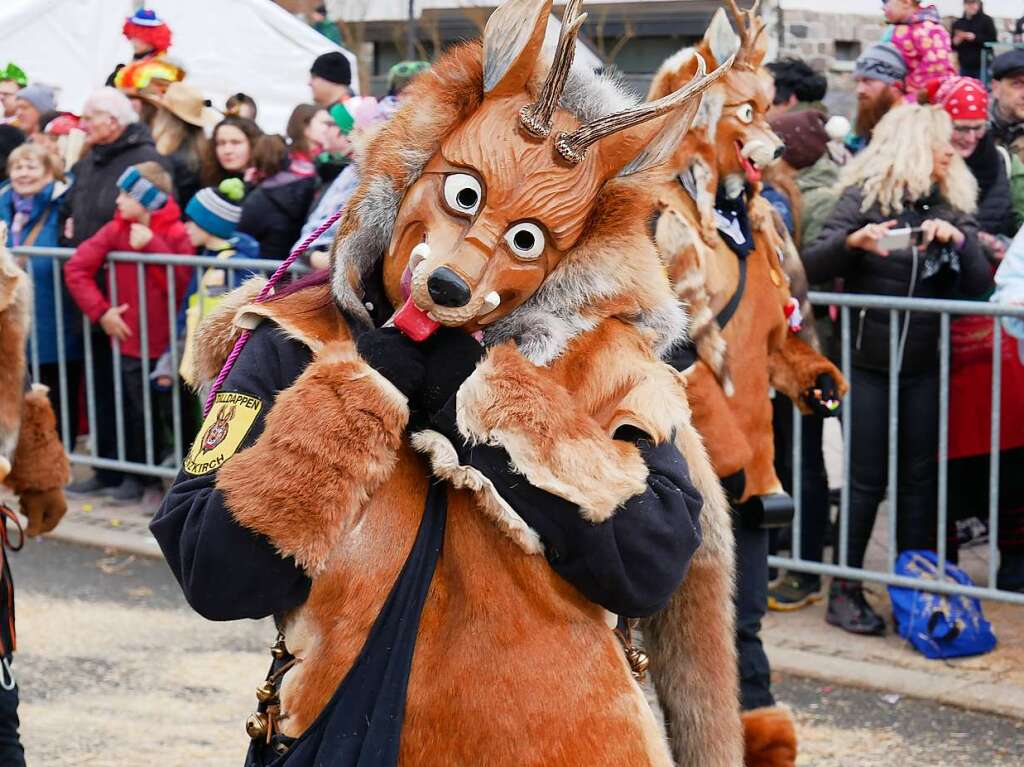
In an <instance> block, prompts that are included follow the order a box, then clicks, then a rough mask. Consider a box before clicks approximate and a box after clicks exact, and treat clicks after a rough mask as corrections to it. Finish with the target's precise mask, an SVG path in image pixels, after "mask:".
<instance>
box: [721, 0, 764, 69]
mask: <svg viewBox="0 0 1024 767" xmlns="http://www.w3.org/2000/svg"><path fill="white" fill-rule="evenodd" d="M726 5H727V6H728V7H729V13H730V14H732V18H733V20H734V21H735V22H736V34H738V35H739V38H740V50H739V52H738V53H737V56H736V59H737V63H742V64H747V63H748V62H747V59H749V58H750V55H751V54H752V53H753V52H754V48H755V46H756V45H757V39H758V38H759V37H760V36H761V34H762V33H763V32H764V28H765V26H764V22H762V21H761V19H760V18H758V16H757V11H758V9H759V8H760V7H761V0H754V4H753V5H751V6H750V9H749V10H746V11H743V10H740V7H739V6H738V5H737V4H736V0H726ZM751 66H752V65H751Z"/></svg>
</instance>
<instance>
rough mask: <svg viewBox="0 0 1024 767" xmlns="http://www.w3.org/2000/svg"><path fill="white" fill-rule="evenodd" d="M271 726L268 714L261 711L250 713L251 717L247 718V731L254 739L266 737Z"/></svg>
mask: <svg viewBox="0 0 1024 767" xmlns="http://www.w3.org/2000/svg"><path fill="white" fill-rule="evenodd" d="M269 727H270V721H269V720H268V719H267V715H266V714H264V713H262V712H259V711H257V712H256V713H254V714H249V718H248V719H246V720H245V732H246V734H247V735H248V736H249V737H250V738H252V739H253V740H263V739H265V738H266V737H267V730H268V728H269Z"/></svg>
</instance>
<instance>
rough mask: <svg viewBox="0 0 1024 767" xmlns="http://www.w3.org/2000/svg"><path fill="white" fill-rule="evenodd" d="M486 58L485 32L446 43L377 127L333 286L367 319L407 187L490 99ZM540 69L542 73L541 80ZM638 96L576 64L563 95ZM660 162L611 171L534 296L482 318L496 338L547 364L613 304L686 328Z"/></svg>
mask: <svg viewBox="0 0 1024 767" xmlns="http://www.w3.org/2000/svg"><path fill="white" fill-rule="evenodd" d="M549 46H550V41H549ZM482 58H483V51H482V47H481V45H480V44H479V43H468V44H465V45H462V46H460V47H458V48H456V49H454V50H452V51H451V52H449V53H448V54H447V55H446V56H445V57H443V58H442V59H441V61H439V62H438V64H437V65H436V66H435V67H434V68H433V69H432V70H431V71H430V72H429V73H427V74H424V75H422V76H421V77H420V78H418V80H417V81H416V82H415V83H414V84H413V85H412V86H411V87H410V91H409V92H408V95H407V96H406V97H405V101H404V105H403V107H402V109H401V110H400V111H399V112H398V113H397V114H396V115H395V117H394V118H393V119H392V120H391V122H389V123H388V124H386V125H384V126H382V127H381V128H380V129H379V130H378V131H377V133H376V135H374V136H373V137H372V139H371V142H370V145H369V151H368V152H367V155H366V158H365V160H364V163H363V165H362V179H361V182H360V186H359V189H358V190H357V191H356V193H355V195H354V196H353V198H352V200H351V202H350V203H349V207H348V210H347V212H346V214H345V217H344V218H343V220H342V224H341V226H340V228H339V233H338V236H337V238H336V240H335V243H334V248H333V259H332V269H333V282H332V284H333V292H334V296H335V298H336V300H337V301H338V303H339V305H340V306H341V307H342V309H343V310H345V311H346V313H347V314H349V315H350V316H352V317H355V318H358V319H360V320H361V321H363V322H364V323H370V322H371V319H370V314H369V312H368V311H367V309H366V307H365V305H364V302H365V301H366V298H365V295H366V292H367V291H366V290H365V285H364V283H365V281H366V280H369V279H371V278H372V275H373V273H374V271H375V270H376V268H377V266H378V264H379V263H380V262H381V261H382V259H383V257H384V254H385V252H386V251H387V249H388V246H389V244H390V241H391V237H392V233H393V227H394V223H395V219H396V216H397V215H398V211H399V208H400V206H401V204H402V200H403V197H404V195H405V193H406V192H407V191H408V190H409V188H410V187H411V186H412V184H413V183H414V182H415V181H416V180H417V179H418V178H419V177H420V175H421V173H422V172H423V170H424V168H425V166H426V164H427V162H428V161H429V160H430V159H431V158H432V157H433V156H435V155H436V154H437V153H438V150H439V148H440V146H441V143H442V141H443V139H444V138H445V137H446V136H447V135H449V134H450V133H451V132H452V130H453V129H454V128H455V127H456V126H458V125H459V124H461V123H462V122H463V121H465V119H466V118H467V117H468V116H469V115H470V114H472V113H473V112H474V111H475V110H476V109H477V108H478V107H479V106H480V104H481V103H482V98H483V62H482ZM540 74H545V73H540ZM540 80H542V78H541V77H540V76H539V75H538V76H535V78H534V82H533V83H532V86H531V88H532V90H533V91H534V92H536V91H537V90H539V88H540ZM638 101H639V99H638V98H637V97H636V96H635V95H633V94H631V93H628V92H627V91H625V90H624V89H623V87H622V86H621V84H620V83H618V82H617V81H615V80H614V79H612V78H609V77H605V76H598V75H594V74H592V73H590V72H588V71H586V70H585V69H583V68H581V67H574V68H573V69H572V71H571V73H570V75H569V79H568V83H567V85H566V88H565V92H564V94H563V97H562V100H561V106H562V108H564V109H566V110H568V111H569V112H571V113H572V115H573V116H574V117H575V118H576V119H577V120H578V121H579V122H580V123H584V122H587V121H589V120H593V119H595V118H597V117H601V116H604V115H607V114H610V113H613V112H617V111H620V110H622V109H625V108H629V107H631V106H633V105H635V104H636V103H637V102H638ZM509 130H510V131H511V130H516V126H515V125H509ZM655 172H657V171H650V172H648V173H641V174H638V175H637V176H630V177H624V178H615V179H612V180H611V181H609V182H607V184H606V186H605V189H604V191H602V193H601V195H600V197H599V199H598V201H597V203H596V204H595V206H594V209H593V211H592V213H591V218H590V220H589V222H588V227H587V229H586V230H585V231H584V233H583V235H582V236H581V237H580V239H579V240H578V241H577V243H576V244H575V246H574V247H572V248H571V249H570V250H569V251H568V252H567V253H566V254H565V257H564V258H563V259H562V261H561V262H560V263H559V264H558V266H557V267H555V269H554V270H553V271H552V272H551V274H549V275H548V277H547V278H546V280H545V281H544V283H543V284H542V285H541V287H540V288H539V289H538V290H537V291H536V292H535V293H534V294H533V295H532V296H531V297H530V298H529V299H527V300H526V301H525V302H524V303H523V304H522V305H520V306H519V307H517V308H516V309H514V310H513V311H512V312H510V313H509V314H508V315H506V316H505V317H502V318H501V319H499V320H498V321H496V322H495V323H494V324H493V325H490V326H489V327H488V328H487V329H486V332H485V336H484V340H485V343H486V344H487V345H488V346H490V345H494V344H496V343H500V342H502V341H506V340H509V339H513V340H515V341H516V342H517V343H518V345H519V347H520V349H521V350H522V351H523V353H524V354H525V355H526V356H527V357H528V358H529V359H531V360H532V361H533V362H535V363H537V364H547V363H549V362H550V361H551V360H553V359H555V358H557V357H558V356H559V355H560V354H561V353H562V352H563V351H564V349H565V347H566V345H567V344H568V343H569V342H570V341H571V340H572V339H574V338H576V337H577V336H579V335H580V334H581V333H583V332H586V331H587V330H589V329H592V328H593V327H595V326H596V325H597V324H598V322H599V321H600V320H601V319H603V318H606V317H610V316H615V317H618V318H620V319H623V320H625V321H627V322H629V323H630V324H633V325H635V326H637V327H640V328H642V329H644V330H646V331H648V332H649V333H650V334H651V335H652V336H653V340H654V344H655V347H656V348H657V349H658V350H659V351H660V350H664V349H666V348H668V347H669V346H671V345H672V344H673V343H675V342H676V341H677V340H680V339H681V338H683V337H684V335H685V330H686V324H687V318H686V314H685V312H684V310H683V308H682V305H681V304H680V302H679V301H678V300H677V299H676V297H675V296H674V295H673V294H672V292H671V290H669V288H668V285H667V283H666V281H665V279H664V272H663V269H662V266H661V265H660V261H659V259H658V255H657V252H656V250H655V246H654V242H653V230H652V229H651V219H652V214H653V212H654V210H655V206H654V203H653V200H652V198H650V197H648V192H647V191H646V189H649V188H650V187H651V184H650V183H649V182H647V183H645V182H644V180H643V177H644V176H648V175H649V174H650V173H655ZM625 253H629V254H630V257H629V261H628V262H626V261H625V260H624V258H623V254H625Z"/></svg>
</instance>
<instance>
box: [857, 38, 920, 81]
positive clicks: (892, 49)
mask: <svg viewBox="0 0 1024 767" xmlns="http://www.w3.org/2000/svg"><path fill="white" fill-rule="evenodd" d="M853 76H854V77H862V78H865V79H868V80H881V81H882V82H883V83H888V84H890V85H892V84H893V83H900V82H903V79H904V78H905V77H906V76H907V64H906V62H905V61H904V60H903V56H901V55H900V51H899V48H897V47H896V46H895V45H893V44H892V43H875V44H874V45H872V46H871V47H870V48H868V49H867V50H866V51H864V53H862V54H861V55H860V56H859V57H858V58H857V63H856V64H854V67H853Z"/></svg>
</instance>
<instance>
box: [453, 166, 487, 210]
mask: <svg viewBox="0 0 1024 767" xmlns="http://www.w3.org/2000/svg"><path fill="white" fill-rule="evenodd" d="M482 199H483V190H482V189H481V188H480V182H479V181H478V180H477V179H476V177H475V176H471V175H469V174H468V173H450V174H448V175H447V176H446V177H445V179H444V203H445V205H446V206H448V209H449V210H451V211H452V212H453V213H457V214H459V215H462V216H474V215H476V212H477V211H478V210H480V201H481V200H482Z"/></svg>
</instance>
